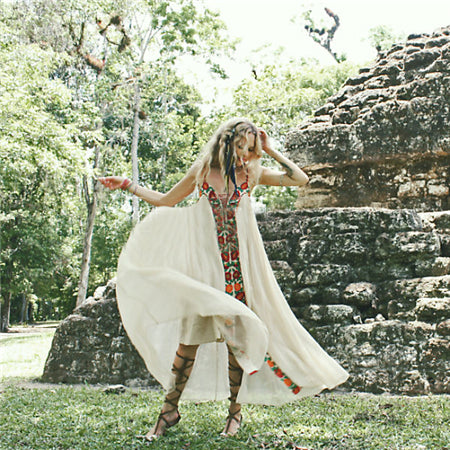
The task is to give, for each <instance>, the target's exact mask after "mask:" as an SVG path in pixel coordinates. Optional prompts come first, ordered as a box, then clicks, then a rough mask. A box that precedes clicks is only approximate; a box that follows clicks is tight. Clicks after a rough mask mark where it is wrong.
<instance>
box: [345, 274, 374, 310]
mask: <svg viewBox="0 0 450 450" xmlns="http://www.w3.org/2000/svg"><path fill="white" fill-rule="evenodd" d="M343 298H344V300H345V301H346V303H350V304H352V305H356V306H360V307H364V308H374V309H375V308H376V307H377V303H378V298H377V295H376V286H375V285H374V284H372V283H367V282H364V281H361V282H358V283H351V284H349V285H348V286H347V287H346V288H345V290H344V293H343Z"/></svg>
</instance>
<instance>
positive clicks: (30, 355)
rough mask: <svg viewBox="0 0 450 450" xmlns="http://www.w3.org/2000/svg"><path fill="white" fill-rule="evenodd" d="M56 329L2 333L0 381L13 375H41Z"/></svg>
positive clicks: (31, 377)
mask: <svg viewBox="0 0 450 450" xmlns="http://www.w3.org/2000/svg"><path fill="white" fill-rule="evenodd" d="M53 334H54V329H48V330H47V329H45V331H40V332H39V333H8V334H2V335H0V348H1V350H0V381H3V380H4V379H7V378H11V377H18V378H27V379H33V378H37V377H40V376H41V375H42V371H43V370H44V363H45V359H46V358H47V354H48V352H49V350H50V345H51V342H52V339H53Z"/></svg>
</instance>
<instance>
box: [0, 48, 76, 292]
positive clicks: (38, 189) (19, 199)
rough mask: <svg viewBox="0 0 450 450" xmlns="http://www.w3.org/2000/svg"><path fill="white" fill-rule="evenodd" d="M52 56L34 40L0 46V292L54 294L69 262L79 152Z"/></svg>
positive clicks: (64, 90) (67, 98)
mask: <svg viewBox="0 0 450 450" xmlns="http://www.w3.org/2000/svg"><path fill="white" fill-rule="evenodd" d="M54 61H55V54H54V53H53V52H52V51H47V50H42V49H40V48H38V47H37V46H34V45H30V46H22V45H18V46H14V47H10V48H8V49H6V50H5V49H3V50H0V67H1V69H0V86H1V88H0V89H1V93H0V129H1V134H0V159H1V161H2V164H1V166H0V200H1V212H0V224H1V241H2V245H1V259H0V260H1V269H2V270H1V273H2V291H3V293H4V292H10V293H11V294H12V295H16V294H18V293H20V292H22V293H30V292H33V293H35V294H36V295H38V296H49V297H58V296H59V295H60V294H59V290H60V289H61V287H62V286H63V285H64V283H65V278H66V275H67V271H68V270H70V269H69V267H70V266H71V264H72V263H73V262H74V259H73V258H74V255H73V253H72V250H71V246H72V241H71V239H70V235H71V232H72V230H73V229H74V227H76V223H77V216H76V215H75V216H74V215H73V211H74V210H75V211H76V210H77V209H78V208H79V203H78V201H77V196H76V187H77V184H76V183H77V177H76V174H77V172H80V171H81V170H82V167H83V152H82V149H81V146H80V143H79V139H78V138H79V136H78V130H77V128H76V127H75V126H74V124H75V123H76V121H77V119H78V118H77V115H76V113H75V112H74V111H73V110H72V108H71V93H70V91H69V90H68V89H67V87H66V86H64V84H63V83H62V82H61V81H60V80H58V79H53V78H52V73H53V72H54V70H55V67H56V65H55V62H54ZM70 275H72V274H70Z"/></svg>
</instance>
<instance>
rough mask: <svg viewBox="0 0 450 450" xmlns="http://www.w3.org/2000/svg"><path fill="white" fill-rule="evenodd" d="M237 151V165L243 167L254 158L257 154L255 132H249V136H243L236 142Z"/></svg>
mask: <svg viewBox="0 0 450 450" xmlns="http://www.w3.org/2000/svg"><path fill="white" fill-rule="evenodd" d="M235 152H236V156H237V158H236V166H237V167H241V166H243V165H244V164H245V163H247V162H248V161H250V160H251V159H252V158H254V157H255V156H256V154H255V135H254V134H253V133H249V134H247V137H242V138H241V139H240V140H239V141H237V142H236V143H235Z"/></svg>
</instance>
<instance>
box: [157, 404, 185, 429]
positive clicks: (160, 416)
mask: <svg viewBox="0 0 450 450" xmlns="http://www.w3.org/2000/svg"><path fill="white" fill-rule="evenodd" d="M174 411H176V412H177V414H178V415H177V417H175V419H173V420H171V421H169V420H167V419H166V418H165V417H164V416H165V415H167V414H170V413H172V412H174ZM180 419H181V414H180V413H179V412H178V408H174V409H170V410H169V411H164V412H162V413H160V414H159V416H158V421H157V422H156V428H157V427H158V425H159V422H160V421H161V420H162V421H163V422H164V423H165V424H166V426H165V428H166V429H167V428H170V427H173V426H174V425H176V424H177V423H178V422H179V421H180Z"/></svg>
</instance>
